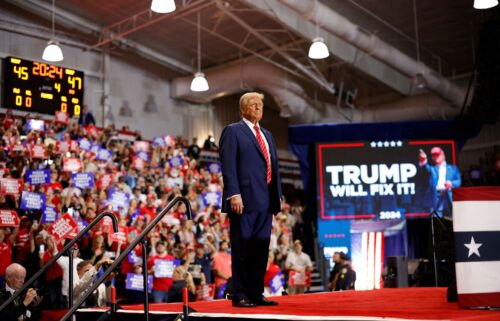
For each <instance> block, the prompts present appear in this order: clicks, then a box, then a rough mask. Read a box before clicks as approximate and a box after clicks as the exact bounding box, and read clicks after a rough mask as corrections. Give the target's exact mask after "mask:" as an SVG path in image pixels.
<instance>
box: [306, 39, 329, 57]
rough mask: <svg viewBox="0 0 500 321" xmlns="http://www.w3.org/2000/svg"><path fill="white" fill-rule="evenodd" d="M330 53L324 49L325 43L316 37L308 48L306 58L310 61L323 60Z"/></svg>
mask: <svg viewBox="0 0 500 321" xmlns="http://www.w3.org/2000/svg"><path fill="white" fill-rule="evenodd" d="M329 55H330V53H329V52H328V48H327V47H326V44H325V41H324V40H323V38H321V37H316V38H314V39H313V43H312V44H311V47H309V53H308V56H309V58H311V59H324V58H326V57H328V56H329Z"/></svg>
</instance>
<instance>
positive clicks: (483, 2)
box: [474, 0, 498, 9]
mask: <svg viewBox="0 0 500 321" xmlns="http://www.w3.org/2000/svg"><path fill="white" fill-rule="evenodd" d="M496 5H498V0H474V8H476V9H489V8H493V7H494V6H496Z"/></svg>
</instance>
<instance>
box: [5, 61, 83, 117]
mask: <svg viewBox="0 0 500 321" xmlns="http://www.w3.org/2000/svg"><path fill="white" fill-rule="evenodd" d="M3 65H4V68H3V69H4V70H3V75H4V77H3V83H4V86H3V106H4V107H5V108H11V109H16V110H22V111H25V112H37V113H42V114H49V115H54V114H55V112H56V111H62V112H66V113H68V114H69V116H70V117H71V116H74V115H80V112H81V109H82V104H83V88H84V83H83V79H84V77H83V76H84V74H83V72H82V71H78V70H74V69H70V68H64V67H59V66H56V65H49V64H46V63H43V62H38V61H30V60H26V59H21V58H16V57H7V58H5V60H4V64H3Z"/></svg>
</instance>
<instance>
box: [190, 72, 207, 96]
mask: <svg viewBox="0 0 500 321" xmlns="http://www.w3.org/2000/svg"><path fill="white" fill-rule="evenodd" d="M207 90H208V82H207V79H205V74H204V73H202V72H197V73H195V74H194V78H193V81H191V91H207Z"/></svg>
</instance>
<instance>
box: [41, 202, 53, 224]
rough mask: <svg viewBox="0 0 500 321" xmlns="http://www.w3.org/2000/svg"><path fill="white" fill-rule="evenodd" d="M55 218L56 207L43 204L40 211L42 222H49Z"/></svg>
mask: <svg viewBox="0 0 500 321" xmlns="http://www.w3.org/2000/svg"><path fill="white" fill-rule="evenodd" d="M56 220H57V209H56V208H55V207H53V206H45V207H44V208H43V211H42V224H50V223H53V222H55V221H56Z"/></svg>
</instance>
